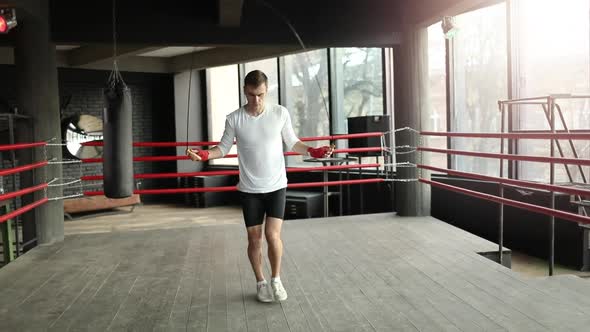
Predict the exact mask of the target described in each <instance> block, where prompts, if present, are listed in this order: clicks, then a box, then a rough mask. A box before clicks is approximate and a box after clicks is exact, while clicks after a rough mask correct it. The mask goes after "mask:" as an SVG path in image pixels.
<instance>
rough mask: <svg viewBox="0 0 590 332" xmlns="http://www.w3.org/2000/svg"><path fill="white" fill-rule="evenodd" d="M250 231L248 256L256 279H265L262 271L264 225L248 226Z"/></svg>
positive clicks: (247, 229)
mask: <svg viewBox="0 0 590 332" xmlns="http://www.w3.org/2000/svg"><path fill="white" fill-rule="evenodd" d="M246 231H247V232H248V258H249V259H250V264H251V265H252V270H253V271H254V275H255V276H256V281H262V280H264V273H262V225H257V226H251V227H247V228H246Z"/></svg>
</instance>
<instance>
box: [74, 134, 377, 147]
mask: <svg viewBox="0 0 590 332" xmlns="http://www.w3.org/2000/svg"><path fill="white" fill-rule="evenodd" d="M379 136H383V133H381V132H369V133H358V134H346V135H331V136H317V137H304V138H301V141H303V142H309V141H329V140H339V139H354V138H365V137H379ZM103 144H104V143H103V141H89V142H84V143H82V144H81V145H83V146H103ZM217 144H219V142H134V143H133V146H134V147H173V146H187V145H188V146H210V145H217Z"/></svg>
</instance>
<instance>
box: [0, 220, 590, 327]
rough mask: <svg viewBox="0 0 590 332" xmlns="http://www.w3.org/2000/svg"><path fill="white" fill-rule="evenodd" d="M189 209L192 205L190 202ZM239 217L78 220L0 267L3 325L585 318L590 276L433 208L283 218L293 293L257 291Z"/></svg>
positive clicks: (573, 321) (560, 322) (402, 323)
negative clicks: (464, 226) (531, 262)
mask: <svg viewBox="0 0 590 332" xmlns="http://www.w3.org/2000/svg"><path fill="white" fill-rule="evenodd" d="M170 211H172V209H171V210H170ZM190 211H193V212H192V213H194V211H195V210H194V209H191V210H189V209H186V210H185V212H186V213H191V212H190ZM206 211H207V209H203V211H200V212H199V213H202V214H204V213H206ZM209 212H211V211H210V210H209ZM130 216H131V215H122V216H121V215H119V216H116V218H119V219H121V220H123V221H124V220H125V219H124V218H130ZM198 218H201V216H199V217H198ZM228 218H230V217H228ZM234 219H235V220H234V221H224V220H217V221H216V220H210V221H209V222H206V221H203V219H199V220H200V222H198V223H191V222H184V223H183V222H182V221H179V223H180V226H178V227H173V226H170V224H169V223H168V224H167V225H166V226H165V227H162V228H160V229H154V227H149V228H145V227H143V228H142V227H131V228H124V229H114V230H113V229H111V231H108V232H100V233H86V234H84V233H78V234H71V235H68V236H66V239H65V241H64V242H63V243H58V244H54V245H50V246H40V247H37V248H35V249H33V250H32V251H30V252H28V253H27V254H25V255H24V256H22V257H20V258H19V259H17V260H16V261H15V262H13V263H11V264H9V265H7V266H5V267H4V268H2V269H0V285H1V288H0V330H1V331H28V330H31V331H34V330H51V331H78V330H92V331H103V330H115V331H122V330H126V331H129V330H132V331H187V330H188V331H483V330H486V331H564V330H577V331H580V330H584V329H587V328H588V326H590V282H588V281H586V280H583V279H581V278H578V277H575V276H570V275H565V276H558V277H552V278H529V277H525V276H522V275H520V274H518V273H516V272H513V271H511V270H510V269H508V268H505V267H503V266H501V265H499V264H496V263H494V262H492V261H491V260H489V259H487V258H485V257H483V256H481V255H479V254H478V252H486V251H493V250H497V246H496V245H495V244H493V243H491V242H488V241H486V240H483V239H480V238H478V237H476V236H473V235H471V234H469V233H466V232H464V231H462V230H459V229H457V228H454V227H452V226H450V225H448V224H446V223H443V222H441V221H438V220H436V219H434V218H430V217H420V218H417V217H416V218H414V217H412V218H406V217H397V216H395V215H393V214H376V215H363V216H348V217H333V218H325V219H309V220H290V221H287V222H285V226H284V234H283V240H284V246H285V253H284V257H283V271H282V273H281V279H282V280H283V283H284V285H285V288H286V290H287V292H288V293H289V298H288V299H287V300H286V301H284V302H281V303H270V304H263V303H259V302H257V301H256V298H255V283H254V279H253V275H252V272H251V268H250V265H249V262H248V258H247V256H246V254H245V248H246V241H245V239H246V237H245V229H244V227H243V225H242V224H241V223H238V222H237V220H239V216H237V217H236V218H234ZM80 222H84V221H80ZM86 222H88V221H86ZM146 222H147V221H146ZM150 223H152V224H157V220H152V221H150ZM68 227H70V226H66V229H67V228H68ZM79 227H80V226H79ZM109 227H111V228H112V227H113V226H112V224H111V225H110V226H109ZM265 256H266V254H265ZM268 269H269V267H268V265H266V266H265V271H266V274H267V276H268Z"/></svg>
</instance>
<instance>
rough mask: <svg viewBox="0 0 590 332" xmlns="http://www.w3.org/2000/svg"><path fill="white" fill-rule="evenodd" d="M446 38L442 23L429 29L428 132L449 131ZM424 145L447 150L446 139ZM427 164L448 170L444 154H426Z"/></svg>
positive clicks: (434, 138) (426, 140)
mask: <svg viewBox="0 0 590 332" xmlns="http://www.w3.org/2000/svg"><path fill="white" fill-rule="evenodd" d="M445 57H446V53H445V38H444V34H443V31H442V27H441V22H438V23H436V24H434V25H431V26H430V27H428V81H429V91H428V92H429V99H428V108H427V112H428V113H427V114H425V115H424V116H425V117H426V120H425V123H423V126H422V128H423V129H424V130H427V131H437V132H445V131H447V88H446V79H447V75H446V65H445V63H446V61H445ZM423 139H424V142H423V143H424V145H425V146H428V147H433V148H439V149H446V148H447V139H446V137H437V136H431V137H427V136H425V137H424V138H423ZM425 156H426V158H428V159H427V161H426V163H427V164H429V165H432V166H436V167H442V168H447V156H446V155H445V154H442V153H428V154H425Z"/></svg>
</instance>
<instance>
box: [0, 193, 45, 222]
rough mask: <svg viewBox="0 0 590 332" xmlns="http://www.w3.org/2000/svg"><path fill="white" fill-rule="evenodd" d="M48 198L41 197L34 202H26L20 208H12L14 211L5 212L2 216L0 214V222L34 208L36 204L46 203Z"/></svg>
mask: <svg viewBox="0 0 590 332" xmlns="http://www.w3.org/2000/svg"><path fill="white" fill-rule="evenodd" d="M48 200H49V199H48V198H47V197H45V198H42V199H40V200H38V201H36V202H33V203H31V204H27V205H25V206H23V207H21V208H20V209H16V210H14V211H12V212H10V213H8V214H5V215H3V216H0V224H1V223H3V222H5V221H6V220H8V219H12V218H15V217H17V216H20V215H21V214H23V213H25V212H28V211H30V210H32V209H34V208H36V207H37V206H39V205H42V204H44V203H46V202H47V201H48Z"/></svg>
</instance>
